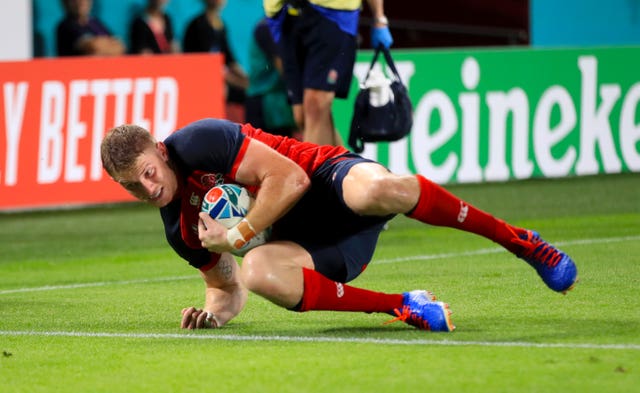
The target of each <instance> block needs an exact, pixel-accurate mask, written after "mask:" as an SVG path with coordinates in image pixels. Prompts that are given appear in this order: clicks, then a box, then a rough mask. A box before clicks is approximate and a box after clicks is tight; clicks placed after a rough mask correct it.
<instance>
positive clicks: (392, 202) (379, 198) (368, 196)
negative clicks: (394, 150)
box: [351, 176, 411, 215]
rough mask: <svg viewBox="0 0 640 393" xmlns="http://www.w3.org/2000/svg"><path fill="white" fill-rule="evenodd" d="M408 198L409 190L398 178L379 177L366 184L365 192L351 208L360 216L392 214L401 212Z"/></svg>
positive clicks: (409, 196)
mask: <svg viewBox="0 0 640 393" xmlns="http://www.w3.org/2000/svg"><path fill="white" fill-rule="evenodd" d="M410 198H411V195H410V190H409V189H408V188H407V187H406V186H405V184H404V183H403V182H402V180H401V179H400V178H399V177H397V176H379V177H376V178H374V179H372V180H371V181H370V182H369V183H368V184H367V189H366V192H363V193H362V194H361V197H360V198H358V202H357V203H355V204H354V205H353V206H351V207H352V210H353V211H354V212H356V213H357V214H362V215H371V214H373V215H386V214H394V213H399V212H401V211H403V210H402V209H403V207H404V206H405V205H406V204H407V202H406V201H405V200H408V199H410Z"/></svg>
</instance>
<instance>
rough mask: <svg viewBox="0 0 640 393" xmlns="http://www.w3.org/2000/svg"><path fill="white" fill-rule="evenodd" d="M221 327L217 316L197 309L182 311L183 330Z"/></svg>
mask: <svg viewBox="0 0 640 393" xmlns="http://www.w3.org/2000/svg"><path fill="white" fill-rule="evenodd" d="M218 326H219V324H218V321H217V320H216V317H215V315H213V313H211V312H207V311H204V310H202V309H198V308H195V307H188V308H183V309H182V321H181V322H180V328H182V329H215V328H217V327H218Z"/></svg>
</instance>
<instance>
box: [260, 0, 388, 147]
mask: <svg viewBox="0 0 640 393" xmlns="http://www.w3.org/2000/svg"><path fill="white" fill-rule="evenodd" d="M367 3H368V4H369V7H370V9H371V14H372V15H373V18H374V24H373V26H372V31H371V45H372V46H373V47H374V48H377V47H378V46H383V47H385V48H389V47H390V46H391V45H392V44H393V39H392V37H391V33H390V32H389V27H388V21H387V18H386V17H385V15H384V7H383V0H367ZM263 4H264V10H265V13H266V15H267V17H268V18H269V27H270V28H271V33H272V35H273V38H274V39H275V41H276V42H277V43H278V45H279V47H280V51H281V56H282V60H283V63H284V77H285V81H286V84H287V89H288V91H289V99H290V101H291V102H292V104H293V113H294V116H295V119H296V122H297V123H298V127H299V128H300V129H301V130H303V138H304V140H305V141H308V142H313V143H316V144H319V145H340V144H342V143H341V139H340V137H339V135H338V133H337V131H336V129H335V126H334V122H333V115H332V112H331V106H332V104H333V100H334V98H346V97H347V95H348V93H349V87H350V85H351V78H352V75H353V66H354V63H355V58H356V49H357V38H356V37H357V33H358V21H359V18H360V9H361V7H362V0H264V3H263Z"/></svg>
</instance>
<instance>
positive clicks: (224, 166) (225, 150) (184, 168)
mask: <svg viewBox="0 0 640 393" xmlns="http://www.w3.org/2000/svg"><path fill="white" fill-rule="evenodd" d="M244 139H245V136H244V135H243V134H242V133H241V132H240V125H239V124H236V123H233V122H230V121H227V120H220V119H203V120H199V121H196V122H194V123H191V124H189V125H187V126H186V127H184V128H182V129H180V130H178V131H176V132H175V133H173V134H171V135H170V136H169V137H167V139H165V144H166V145H167V148H168V150H169V154H170V156H171V159H172V160H173V161H174V162H175V163H176V165H178V167H179V169H180V172H182V173H183V174H189V173H191V172H193V171H195V170H201V171H205V172H214V173H220V174H223V175H227V174H229V173H231V171H232V169H233V165H234V163H235V161H236V158H237V156H238V153H239V152H240V149H241V148H242V144H243V142H244Z"/></svg>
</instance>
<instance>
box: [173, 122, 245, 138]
mask: <svg viewBox="0 0 640 393" xmlns="http://www.w3.org/2000/svg"><path fill="white" fill-rule="evenodd" d="M239 132H240V125H239V124H237V123H233V122H231V121H228V120H224V119H215V118H206V119H200V120H197V121H194V122H192V123H189V124H187V125H186V126H184V127H182V128H180V129H178V130H176V131H175V132H174V133H173V134H171V135H169V136H168V137H167V139H166V140H165V142H166V143H169V144H172V143H180V142H182V141H189V143H198V142H200V141H202V140H209V139H211V138H219V137H223V136H224V135H226V134H231V135H233V134H238V133H239Z"/></svg>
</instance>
